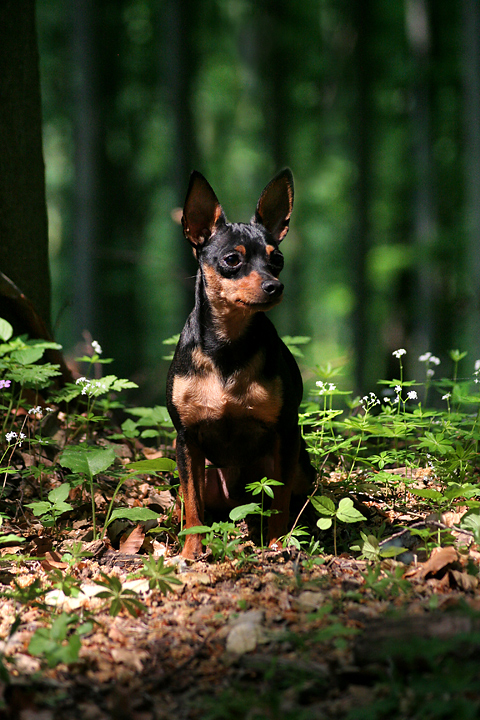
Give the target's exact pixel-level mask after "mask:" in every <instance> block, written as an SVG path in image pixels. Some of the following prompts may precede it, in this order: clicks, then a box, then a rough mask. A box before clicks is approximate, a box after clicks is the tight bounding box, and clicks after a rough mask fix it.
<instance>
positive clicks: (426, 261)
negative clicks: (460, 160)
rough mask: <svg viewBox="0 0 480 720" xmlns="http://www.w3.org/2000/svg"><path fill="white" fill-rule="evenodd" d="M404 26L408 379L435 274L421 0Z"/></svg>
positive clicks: (427, 324)
mask: <svg viewBox="0 0 480 720" xmlns="http://www.w3.org/2000/svg"><path fill="white" fill-rule="evenodd" d="M405 12H406V29H407V39H408V41H409V44H410V51H411V54H412V56H413V61H414V67H415V78H416V80H415V84H414V87H413V90H412V103H411V106H412V111H411V122H412V137H413V141H412V153H413V158H412V160H413V169H414V174H415V180H414V191H413V241H414V243H415V244H416V246H417V248H418V253H417V254H418V257H419V259H420V262H419V271H418V274H417V277H416V279H415V291H414V306H413V307H414V312H413V314H412V321H413V323H412V336H411V339H410V348H409V349H410V350H411V363H412V364H411V366H410V374H411V375H412V377H416V376H418V375H419V372H420V370H419V366H418V364H417V363H418V357H419V355H420V354H422V353H425V352H427V351H435V348H434V347H432V344H433V339H434V338H433V332H434V317H433V307H434V297H435V276H434V267H433V248H434V243H435V240H436V235H437V220H436V213H435V210H434V203H433V186H432V176H433V169H432V157H431V132H430V97H429V56H430V28H429V14H428V5H427V2H426V0H406V6H405Z"/></svg>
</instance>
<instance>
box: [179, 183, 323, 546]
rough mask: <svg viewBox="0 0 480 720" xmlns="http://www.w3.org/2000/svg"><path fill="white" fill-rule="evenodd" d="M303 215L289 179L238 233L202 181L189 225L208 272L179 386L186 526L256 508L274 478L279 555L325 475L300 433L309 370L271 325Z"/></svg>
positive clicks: (189, 328)
mask: <svg viewBox="0 0 480 720" xmlns="http://www.w3.org/2000/svg"><path fill="white" fill-rule="evenodd" d="M292 207H293V177H292V173H291V172H290V170H288V169H285V170H283V171H282V172H280V173H279V174H278V175H276V177H274V179H273V180H272V181H271V182H270V183H269V184H268V185H267V187H266V188H265V189H264V191H263V192H262V194H261V196H260V199H259V201H258V204H257V208H256V210H255V215H254V217H253V218H252V221H251V222H250V223H249V224H247V223H229V222H228V221H227V219H226V217H225V214H224V212H223V210H222V207H221V205H220V203H219V202H218V200H217V197H216V195H215V193H214V191H213V190H212V188H211V186H210V185H209V183H208V182H207V180H206V179H205V178H204V177H203V175H201V174H200V173H199V172H193V173H192V175H191V177H190V184H189V187H188V191H187V197H186V200H185V206H184V209H183V217H182V225H183V231H184V233H185V236H186V238H187V240H188V241H189V242H190V244H191V245H192V247H193V252H194V255H195V257H196V259H197V260H198V264H199V269H198V273H197V278H196V288H195V306H194V308H193V310H192V312H191V314H190V316H189V317H188V319H187V322H186V324H185V327H184V328H183V331H182V333H181V335H180V339H179V342H178V345H177V349H176V352H175V355H174V358H173V361H172V364H171V367H170V370H169V373H168V379H167V406H168V410H169V412H170V416H171V418H172V421H173V424H174V426H175V428H176V430H177V433H178V435H177V446H176V450H177V465H178V472H179V476H180V484H181V489H182V493H183V500H184V509H185V524H186V528H191V527H194V526H197V525H203V522H204V519H203V518H204V508H205V507H209V508H211V509H213V510H215V509H216V510H222V509H223V511H225V510H228V509H229V508H232V507H234V506H235V505H236V504H237V505H238V504H239V502H240V501H242V500H243V501H245V498H244V494H245V484H246V483H248V482H252V481H255V480H260V479H261V478H263V477H265V476H266V477H268V478H271V479H275V480H279V481H280V482H281V483H283V484H282V485H278V486H275V490H274V498H273V500H272V505H271V508H272V510H275V511H277V512H276V513H275V514H272V515H271V516H270V518H269V525H268V532H269V536H268V541H269V545H270V546H272V545H275V544H276V542H277V540H278V538H279V537H280V536H282V535H284V534H285V533H286V531H287V523H288V513H289V507H290V497H291V494H292V492H296V493H297V492H300V493H302V492H306V491H307V490H308V486H309V484H310V483H311V481H312V480H313V477H314V470H313V468H312V466H311V464H310V460H309V457H308V453H307V450H306V446H305V442H304V440H303V438H302V436H301V433H300V428H299V425H298V407H299V404H300V402H301V399H302V392H303V386H302V378H301V375H300V371H299V369H298V366H297V363H296V362H295V360H294V358H293V356H292V354H291V353H290V351H289V350H288V348H287V347H286V345H285V344H284V343H283V342H282V340H281V339H280V338H279V336H278V335H277V332H276V330H275V328H274V326H273V324H272V323H271V322H270V320H269V319H268V318H267V317H266V315H265V312H266V311H267V310H270V309H271V308H273V307H274V306H275V305H278V303H279V302H280V301H281V299H282V295H283V284H282V283H281V282H280V280H279V279H278V276H279V274H280V271H281V270H282V268H283V255H282V253H281V252H280V250H279V245H280V243H281V241H282V240H283V239H284V237H285V235H286V234H287V232H288V225H289V221H290V215H291V212H292ZM209 465H211V466H212V467H209ZM242 493H243V495H242ZM202 552H203V546H202V536H201V535H199V534H191V535H187V536H186V542H185V546H184V548H183V552H182V554H183V555H184V556H185V557H187V558H194V557H198V556H199V555H200V554H202Z"/></svg>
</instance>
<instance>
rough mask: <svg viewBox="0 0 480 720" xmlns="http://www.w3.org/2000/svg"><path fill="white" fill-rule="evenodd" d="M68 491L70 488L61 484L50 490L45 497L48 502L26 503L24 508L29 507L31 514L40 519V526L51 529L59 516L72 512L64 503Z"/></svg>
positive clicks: (65, 484)
mask: <svg viewBox="0 0 480 720" xmlns="http://www.w3.org/2000/svg"><path fill="white" fill-rule="evenodd" d="M70 490H71V487H70V485H69V484H68V483H62V484H61V485H59V486H58V487H56V488H54V489H53V490H50V492H49V493H48V496H47V497H48V500H39V501H37V502H31V503H27V505H26V507H29V508H30V509H31V510H32V512H33V514H34V515H35V516H36V517H39V518H40V521H41V523H42V525H44V526H45V527H52V526H53V525H56V522H57V519H58V518H59V517H60V515H63V513H66V512H69V511H70V510H73V507H72V505H70V503H67V502H65V500H66V499H67V497H68V495H69V493H70Z"/></svg>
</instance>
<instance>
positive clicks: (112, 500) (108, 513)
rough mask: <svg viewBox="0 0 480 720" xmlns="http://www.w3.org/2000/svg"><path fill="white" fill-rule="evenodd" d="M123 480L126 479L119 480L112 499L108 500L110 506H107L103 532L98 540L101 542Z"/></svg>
mask: <svg viewBox="0 0 480 720" xmlns="http://www.w3.org/2000/svg"><path fill="white" fill-rule="evenodd" d="M125 480H126V478H123V479H122V480H120V482H119V483H118V485H117V487H116V488H115V492H114V493H113V495H112V499H111V500H110V504H109V506H108V510H107V514H106V516H105V524H104V526H103V530H102V532H101V535H100V540H103V538H104V537H105V532H106V530H107V526H108V521H109V519H110V515H111V514H112V508H113V503H114V502H115V498H116V497H117V494H118V492H119V490H120V488H121V487H122V485H123V483H124V482H125Z"/></svg>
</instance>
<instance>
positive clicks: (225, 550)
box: [178, 522, 242, 562]
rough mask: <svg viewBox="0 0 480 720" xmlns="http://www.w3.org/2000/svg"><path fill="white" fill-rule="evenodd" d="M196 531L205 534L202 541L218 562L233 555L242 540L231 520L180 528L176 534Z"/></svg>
mask: <svg viewBox="0 0 480 720" xmlns="http://www.w3.org/2000/svg"><path fill="white" fill-rule="evenodd" d="M196 533H200V534H205V537H204V538H203V539H202V543H203V545H205V546H206V547H208V548H209V549H210V550H211V552H212V555H213V559H214V560H217V561H219V562H223V561H224V560H225V558H226V557H227V558H230V559H232V558H233V557H235V554H236V551H237V548H238V545H239V544H240V543H241V542H242V540H241V538H240V537H239V535H240V532H239V530H238V529H237V528H236V527H235V523H233V522H214V523H212V525H211V526H209V525H196V526H195V527H191V528H188V529H185V530H182V531H181V532H179V533H178V536H179V538H183V537H185V535H192V534H196Z"/></svg>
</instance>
